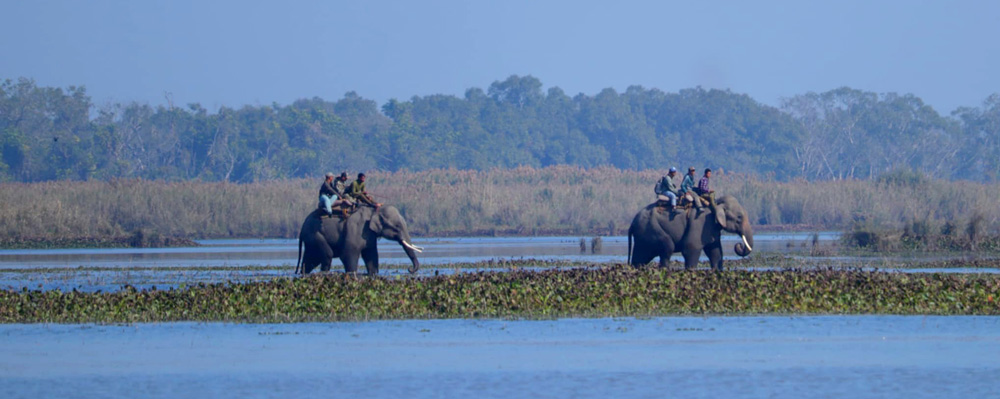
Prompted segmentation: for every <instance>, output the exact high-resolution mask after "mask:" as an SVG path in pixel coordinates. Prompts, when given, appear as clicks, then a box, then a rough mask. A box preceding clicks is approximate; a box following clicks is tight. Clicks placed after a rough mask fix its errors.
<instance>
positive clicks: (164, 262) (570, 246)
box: [0, 232, 839, 269]
mask: <svg viewBox="0 0 1000 399" xmlns="http://www.w3.org/2000/svg"><path fill="white" fill-rule="evenodd" d="M838 236H839V235H838V233H829V232H827V233H822V234H820V236H819V237H820V240H821V241H822V242H829V241H831V240H835V239H836V238H837V237H838ZM591 238H592V237H584V239H585V241H586V243H587V251H586V252H583V253H581V252H580V237H469V238H423V239H420V238H417V239H414V244H416V245H418V246H421V247H424V249H425V250H424V252H423V253H421V254H419V258H420V263H421V264H422V265H443V264H449V263H461V262H479V261H485V260H490V259H501V258H503V259H510V258H514V259H517V258H539V259H549V260H562V261H585V262H623V263H624V262H625V257H626V254H627V252H628V251H627V247H628V245H627V239H626V237H624V236H619V237H602V238H601V241H602V246H603V249H602V250H601V251H600V253H592V252H591V248H590V240H591ZM809 240H811V234H804V233H784V234H758V235H756V236H755V243H754V245H755V246H756V247H757V248H755V249H756V250H758V251H761V252H783V253H796V252H802V251H807V250H808V249H807V248H806V246H805V244H806V242H807V241H809ZM739 241H740V239H739V237H737V236H731V235H724V236H723V243H724V245H723V247H724V251H725V254H726V258H727V259H737V258H739V257H738V256H736V255H735V254H734V253H733V252H732V247H733V245H735V244H736V243H737V242H739ZM198 243H199V244H202V246H200V247H189V248H116V249H40V250H39V249H17V250H10V249H8V250H0V269H18V268H27V269H37V268H79V267H84V268H88V267H109V266H110V267H236V266H285V267H289V268H292V269H294V268H295V259H296V257H297V256H298V245H297V243H298V241H297V240H295V239H253V240H247V239H238V240H199V241H198ZM789 244H792V245H791V246H789ZM674 258H677V259H679V258H680V254H675V255H674ZM379 260H380V263H382V264H387V265H404V264H407V263H409V259H407V258H406V254H405V253H404V252H403V249H402V248H401V247H400V246H399V244H397V243H395V242H391V241H386V240H380V241H379ZM703 260H707V259H706V258H704V257H703ZM334 263H339V261H335V262H334Z"/></svg>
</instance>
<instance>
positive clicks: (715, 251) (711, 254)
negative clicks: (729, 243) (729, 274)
mask: <svg viewBox="0 0 1000 399" xmlns="http://www.w3.org/2000/svg"><path fill="white" fill-rule="evenodd" d="M705 255H706V256H708V264H709V265H711V267H712V269H715V270H716V271H720V272H721V271H722V244H721V243H719V242H718V241H716V242H715V244H712V245H709V246H707V247H705Z"/></svg>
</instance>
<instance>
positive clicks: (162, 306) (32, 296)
mask: <svg viewBox="0 0 1000 399" xmlns="http://www.w3.org/2000/svg"><path fill="white" fill-rule="evenodd" d="M998 298H1000V276H997V275H981V274H975V275H968V274H938V273H933V274H931V273H928V274H907V273H890V272H879V271H863V270H858V269H853V270H839V269H806V270H799V269H786V270H780V271H748V270H731V271H725V272H711V271H694V272H679V271H673V270H662V269H654V268H644V269H635V268H632V267H628V266H624V265H612V266H606V265H600V266H595V267H588V268H574V269H554V270H545V271H523V270H512V271H506V272H476V273H462V274H455V275H448V276H436V277H426V278H401V277H400V278H357V277H352V276H351V275H347V274H342V273H335V274H322V275H314V276H309V277H304V278H277V279H274V280H271V281H268V282H257V283H245V284H227V283H220V284H199V285H198V286H195V287H190V288H186V289H178V290H167V291H164V290H146V291H140V290H136V289H134V288H128V287H127V288H126V289H125V290H123V291H120V292H115V293H97V294H88V293H80V292H65V293H64V292H60V291H46V292H41V291H28V290H22V291H20V292H13V291H0V322H4V323H38V322H56V323H88V322H97V323H130V322H166V321H184V320H198V321H230V322H278V323H282V322H305V321H342V320H381V319H412V318H513V319H522V318H525V319H533V318H560V317H619V316H660V315H684V314H941V315H998V314H1000V305H998V302H997V299H998Z"/></svg>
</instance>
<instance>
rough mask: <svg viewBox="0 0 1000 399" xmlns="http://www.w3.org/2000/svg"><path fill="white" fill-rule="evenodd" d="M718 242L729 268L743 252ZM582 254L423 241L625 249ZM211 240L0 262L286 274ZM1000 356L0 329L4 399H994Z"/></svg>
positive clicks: (970, 333) (931, 344)
mask: <svg viewBox="0 0 1000 399" xmlns="http://www.w3.org/2000/svg"><path fill="white" fill-rule="evenodd" d="M836 237H837V236H836V234H835V233H823V234H820V235H818V236H817V239H818V242H819V245H833V243H834V242H835V241H836ZM812 238H813V235H812V234H758V235H757V236H756V237H755V246H756V248H755V254H754V255H751V256H766V255H767V254H774V253H780V254H784V255H789V256H800V255H802V256H804V255H803V254H805V253H808V251H809V249H808V248H810V246H811V245H812ZM725 239H726V245H724V247H725V250H726V254H727V257H728V258H733V257H734V255H733V254H732V252H731V251H732V244H735V242H736V241H735V240H736V239H738V238H735V237H725ZM585 242H586V245H587V249H586V251H584V252H582V253H581V251H580V237H532V238H426V239H419V240H416V244H417V245H420V246H423V247H425V249H426V250H425V252H424V253H423V254H421V257H420V259H421V262H422V264H423V266H424V268H423V270H422V273H424V274H425V275H426V274H429V273H447V272H464V270H452V269H453V266H452V265H454V264H456V263H460V262H476V261H489V260H503V259H543V260H559V261H581V262H624V260H625V239H624V237H603V238H602V246H603V248H602V249H601V250H600V251H596V252H592V251H591V248H590V237H585ZM201 243H202V244H203V245H202V246H200V247H196V248H152V249H86V250H84V249H62V250H0V288H5V289H13V290H20V289H24V288H27V289H41V290H48V289H60V290H68V289H78V290H84V291H96V290H102V291H113V290H116V289H120V287H121V286H122V285H123V284H129V285H133V286H137V287H139V288H141V289H145V288H152V287H153V286H156V287H159V288H173V287H177V286H182V285H185V284H193V283H197V282H225V281H256V280H266V279H270V278H274V277H279V276H281V277H289V276H291V275H292V270H293V268H294V261H295V256H296V246H295V241H294V240H203V241H201ZM380 253H381V258H382V260H383V262H384V263H385V264H387V265H397V266H403V265H405V264H406V258H405V256H404V255H403V253H402V251H401V249H400V248H399V247H398V245H395V244H394V243H391V242H384V241H383V242H382V243H381V245H380ZM678 258H679V257H677V256H675V260H676V259H678ZM336 267H337V266H335V270H336ZM975 272H983V271H981V270H977V271H975ZM985 272H991V271H985ZM992 272H995V271H992ZM383 273H384V274H388V275H392V274H396V273H405V271H403V270H402V269H393V268H388V269H384V270H383ZM996 359H1000V317H961V316H948V317H939V316H933V317H917V316H887V315H864V316H797V317H787V316H766V317H759V316H742V317H660V318H614V319H559V320H538V321H529V320H470V319H463V320H401V321H377V322H341V323H302V324H230V323H154V324H128V325H95V324H82V325H81V324H73V325H54V324H31V325H24V324H8V325H0V397H3V398H32V399H34V398H41V397H64V398H75V397H80V398H91V397H104V398H131V397H148V398H176V397H239V398H250V399H253V398H268V397H296V396H320V397H350V398H353V397H363V398H400V397H405V398H436V397H486V398H512V397H558V398H561V397H580V398H606V397H685V398H687V397H693V398H702V397H704V398H713V399H714V398H719V397H749V398H771V397H800V396H805V397H838V398H839V397H855V398H869V397H870V398H908V399H909V398H951V397H955V398H966V397H975V398H980V397H996V395H997V391H998V389H1000V383H998V381H1000V380H998V379H997V377H996V376H997V375H1000V363H998V362H997V361H996Z"/></svg>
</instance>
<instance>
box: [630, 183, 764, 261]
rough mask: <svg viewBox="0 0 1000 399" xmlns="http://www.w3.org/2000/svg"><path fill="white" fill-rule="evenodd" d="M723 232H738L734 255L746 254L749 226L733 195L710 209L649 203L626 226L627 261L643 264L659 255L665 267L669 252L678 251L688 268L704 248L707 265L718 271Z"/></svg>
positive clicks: (750, 233)
mask: <svg viewBox="0 0 1000 399" xmlns="http://www.w3.org/2000/svg"><path fill="white" fill-rule="evenodd" d="M723 231H726V232H729V233H733V234H739V235H740V240H741V242H739V243H737V244H736V246H735V247H734V248H733V250H734V251H735V252H736V254H737V255H739V256H748V255H750V252H751V251H753V228H752V227H750V219H749V217H748V216H747V213H746V211H745V210H744V209H743V207H742V206H741V205H740V203H739V201H737V200H736V198H734V197H732V196H728V195H727V196H724V197H722V198H719V199H718V200H716V207H715V210H714V211H713V210H708V209H705V210H703V211H698V210H696V209H686V210H684V209H675V210H670V211H668V210H666V209H664V208H659V207H657V206H656V204H650V205H649V206H646V207H645V208H643V209H642V210H640V211H639V213H637V214H636V215H635V217H634V218H633V219H632V224H631V225H630V226H629V229H628V263H629V264H631V265H634V266H643V265H645V264H647V263H649V262H650V261H652V260H653V258H656V257H660V263H659V265H660V267H666V266H667V263H668V262H669V261H670V256H671V254H673V253H674V252H680V253H681V254H682V255H683V256H684V268H685V269H691V268H693V267H695V265H697V264H698V257H699V256H700V255H701V252H702V251H704V252H705V255H706V256H708V263H709V265H711V267H712V268H713V269H715V270H722V232H723ZM633 240H634V242H635V247H634V248H633Z"/></svg>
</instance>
